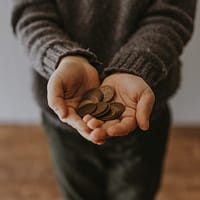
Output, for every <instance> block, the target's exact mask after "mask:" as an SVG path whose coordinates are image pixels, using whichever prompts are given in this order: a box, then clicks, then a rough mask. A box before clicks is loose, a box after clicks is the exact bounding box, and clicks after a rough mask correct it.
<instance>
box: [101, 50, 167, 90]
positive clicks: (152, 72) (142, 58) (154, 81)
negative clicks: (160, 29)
mask: <svg viewBox="0 0 200 200" xmlns="http://www.w3.org/2000/svg"><path fill="white" fill-rule="evenodd" d="M117 72H122V73H123V72H124V73H131V74H134V75H137V76H140V77H141V78H143V79H144V81H146V82H147V83H148V84H149V86H150V87H152V88H154V87H156V86H157V85H158V83H159V82H160V81H161V80H163V79H164V78H166V77H167V68H166V66H165V64H164V63H163V62H162V60H161V59H160V58H159V57H158V56H156V55H155V54H153V53H152V52H146V51H142V52H141V51H134V52H130V51H129V52H125V51H124V52H123V55H121V54H120V53H118V54H117V55H116V56H115V57H114V59H113V60H112V61H111V63H110V65H109V66H108V67H107V68H105V69H104V77H106V76H108V75H110V74H113V73H117Z"/></svg>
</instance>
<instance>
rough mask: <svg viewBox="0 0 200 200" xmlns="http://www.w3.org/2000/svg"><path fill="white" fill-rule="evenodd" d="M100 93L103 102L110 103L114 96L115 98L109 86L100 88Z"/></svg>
mask: <svg viewBox="0 0 200 200" xmlns="http://www.w3.org/2000/svg"><path fill="white" fill-rule="evenodd" d="M100 90H101V92H102V93H103V100H102V101H104V102H110V101H111V100H112V99H113V98H114V96H115V91H114V89H113V88H112V87H110V86H107V85H105V86H102V87H100Z"/></svg>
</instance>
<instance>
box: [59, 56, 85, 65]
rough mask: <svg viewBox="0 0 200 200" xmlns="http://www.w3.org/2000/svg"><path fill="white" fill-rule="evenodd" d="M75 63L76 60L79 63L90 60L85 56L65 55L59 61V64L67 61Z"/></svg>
mask: <svg viewBox="0 0 200 200" xmlns="http://www.w3.org/2000/svg"><path fill="white" fill-rule="evenodd" d="M72 62H73V63H74V62H79V63H82V64H84V63H87V64H88V63H89V62H88V60H87V59H86V58H85V57H83V56H65V57H63V58H62V59H61V60H60V62H59V65H62V64H66V63H72Z"/></svg>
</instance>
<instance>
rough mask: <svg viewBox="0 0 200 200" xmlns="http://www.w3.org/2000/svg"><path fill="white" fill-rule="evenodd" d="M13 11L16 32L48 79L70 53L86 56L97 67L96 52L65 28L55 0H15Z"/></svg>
mask: <svg viewBox="0 0 200 200" xmlns="http://www.w3.org/2000/svg"><path fill="white" fill-rule="evenodd" d="M14 4H15V5H14V9H13V14H12V27H13V30H14V33H15V34H16V35H17V37H18V38H19V40H20V42H21V43H22V45H23V46H24V47H25V50H26V51H27V53H28V55H29V56H30V60H31V62H32V64H33V66H35V69H36V70H37V71H38V72H39V73H40V74H41V75H42V76H43V77H45V78H46V79H48V78H49V77H50V76H51V74H52V73H53V72H54V70H55V69H56V67H57V66H58V63H59V62H60V60H61V59H62V58H63V57H64V56H67V55H79V56H83V57H85V58H87V59H88V60H89V62H90V63H91V64H93V65H94V66H95V67H97V68H98V65H99V62H98V61H97V58H96V56H95V55H94V54H93V53H92V52H90V51H89V50H86V49H83V48H81V47H80V46H79V45H78V44H77V43H76V42H73V41H71V40H70V38H69V37H68V35H67V33H66V32H65V31H64V30H63V29H62V26H61V19H60V18H59V14H58V13H57V11H56V5H55V4H54V3H53V1H45V0H38V1H34V0H32V1H20V0H18V1H15V2H14Z"/></svg>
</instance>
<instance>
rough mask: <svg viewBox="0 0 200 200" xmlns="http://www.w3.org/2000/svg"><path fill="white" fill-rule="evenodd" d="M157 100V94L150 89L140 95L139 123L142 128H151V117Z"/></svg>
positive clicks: (137, 118)
mask: <svg viewBox="0 0 200 200" xmlns="http://www.w3.org/2000/svg"><path fill="white" fill-rule="evenodd" d="M154 102H155V96H154V94H153V92H152V91H151V90H150V89H146V90H145V91H144V92H143V94H142V96H141V97H140V99H139V101H138V103H137V107H136V120H137V124H138V125H139V127H140V128H141V129H142V130H148V129H149V118H150V114H151V111H152V108H153V105H154Z"/></svg>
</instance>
